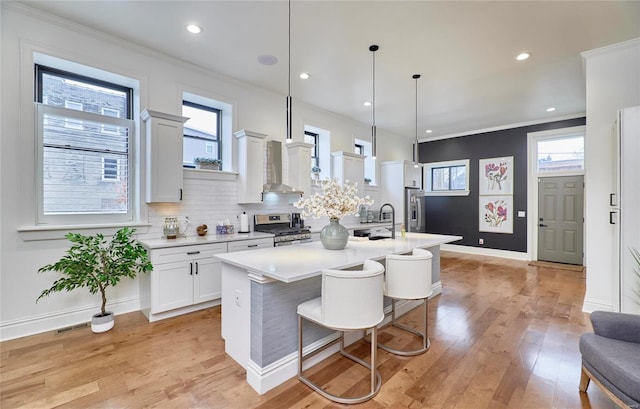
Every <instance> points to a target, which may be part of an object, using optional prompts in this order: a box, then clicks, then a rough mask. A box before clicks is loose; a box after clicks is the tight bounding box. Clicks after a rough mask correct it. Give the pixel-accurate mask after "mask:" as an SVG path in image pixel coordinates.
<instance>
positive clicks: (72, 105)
mask: <svg viewBox="0 0 640 409" xmlns="http://www.w3.org/2000/svg"><path fill="white" fill-rule="evenodd" d="M64 107H65V108H69V109H75V110H76V111H82V104H81V103H79V102H74V101H64ZM64 126H65V127H67V128H73V129H82V121H78V120H75V119H69V118H67V119H65V120H64Z"/></svg>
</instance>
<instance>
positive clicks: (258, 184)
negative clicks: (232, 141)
mask: <svg viewBox="0 0 640 409" xmlns="http://www.w3.org/2000/svg"><path fill="white" fill-rule="evenodd" d="M234 135H235V137H236V138H237V140H238V160H237V163H238V203H262V187H263V184H264V157H265V138H266V137H267V135H264V134H261V133H257V132H251V131H247V130H244V129H243V130H240V131H238V132H236V133H234Z"/></svg>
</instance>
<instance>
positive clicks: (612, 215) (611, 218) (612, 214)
mask: <svg viewBox="0 0 640 409" xmlns="http://www.w3.org/2000/svg"><path fill="white" fill-rule="evenodd" d="M617 213H618V212H609V224H618V222H617V220H616V218H615V216H616V214H617Z"/></svg>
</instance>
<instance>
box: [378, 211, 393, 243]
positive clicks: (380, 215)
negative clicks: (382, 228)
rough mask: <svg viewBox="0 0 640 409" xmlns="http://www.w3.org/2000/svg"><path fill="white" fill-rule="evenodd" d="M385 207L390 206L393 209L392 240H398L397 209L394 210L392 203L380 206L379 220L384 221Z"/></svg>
mask: <svg viewBox="0 0 640 409" xmlns="http://www.w3.org/2000/svg"><path fill="white" fill-rule="evenodd" d="M385 206H389V207H390V208H391V229H389V230H391V238H392V239H395V238H396V209H394V208H393V206H392V205H391V203H385V204H383V205H382V206H380V214H379V215H378V220H379V221H382V209H384V207H385Z"/></svg>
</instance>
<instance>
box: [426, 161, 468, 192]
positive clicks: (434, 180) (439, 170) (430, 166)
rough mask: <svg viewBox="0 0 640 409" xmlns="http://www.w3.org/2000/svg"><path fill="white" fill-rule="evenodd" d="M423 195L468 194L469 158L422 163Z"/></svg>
mask: <svg viewBox="0 0 640 409" xmlns="http://www.w3.org/2000/svg"><path fill="white" fill-rule="evenodd" d="M424 179H425V183H426V189H425V195H428V196H429V195H430V196H467V195H469V160H468V159H464V160H457V161H447V162H433V163H426V164H425V165H424Z"/></svg>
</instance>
